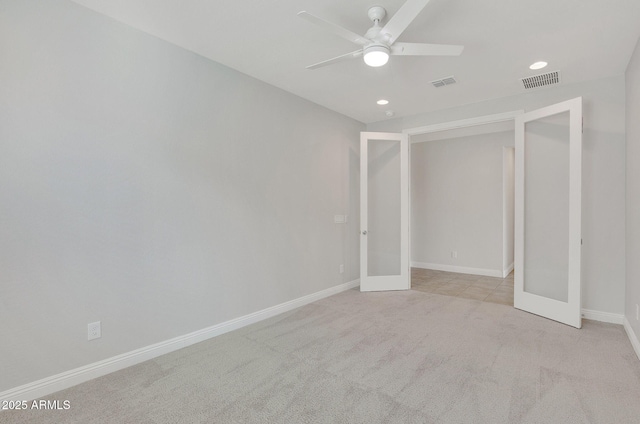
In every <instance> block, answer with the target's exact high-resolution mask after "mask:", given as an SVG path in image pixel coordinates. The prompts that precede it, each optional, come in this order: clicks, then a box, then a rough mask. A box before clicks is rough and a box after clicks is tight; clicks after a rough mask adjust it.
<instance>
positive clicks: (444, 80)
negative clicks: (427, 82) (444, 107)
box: [431, 76, 457, 88]
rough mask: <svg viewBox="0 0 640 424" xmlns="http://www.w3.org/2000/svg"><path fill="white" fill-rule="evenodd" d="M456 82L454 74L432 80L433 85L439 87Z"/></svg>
mask: <svg viewBox="0 0 640 424" xmlns="http://www.w3.org/2000/svg"><path fill="white" fill-rule="evenodd" d="M456 82H457V81H456V79H455V78H454V77H453V76H451V77H446V78H442V79H439V80H435V81H431V84H433V86H434V87H436V88H437V87H444V86H445V85H451V84H455V83H456Z"/></svg>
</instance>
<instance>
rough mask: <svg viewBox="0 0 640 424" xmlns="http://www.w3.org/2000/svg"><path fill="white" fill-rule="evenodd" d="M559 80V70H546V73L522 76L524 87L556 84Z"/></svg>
mask: <svg viewBox="0 0 640 424" xmlns="http://www.w3.org/2000/svg"><path fill="white" fill-rule="evenodd" d="M559 82H560V71H553V72H547V73H546V74H540V75H534V76H532V77H527V78H522V83H523V84H524V88H526V89H527V90H528V89H530V88H538V87H545V86H547V85H553V84H558V83H559Z"/></svg>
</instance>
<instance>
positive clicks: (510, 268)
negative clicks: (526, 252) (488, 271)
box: [502, 262, 513, 278]
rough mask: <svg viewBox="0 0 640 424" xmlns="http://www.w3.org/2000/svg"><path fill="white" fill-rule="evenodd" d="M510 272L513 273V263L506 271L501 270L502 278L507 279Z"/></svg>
mask: <svg viewBox="0 0 640 424" xmlns="http://www.w3.org/2000/svg"><path fill="white" fill-rule="evenodd" d="M511 271H513V262H511V265H509V266H508V267H507V269H504V270H502V278H507V275H509V274H511Z"/></svg>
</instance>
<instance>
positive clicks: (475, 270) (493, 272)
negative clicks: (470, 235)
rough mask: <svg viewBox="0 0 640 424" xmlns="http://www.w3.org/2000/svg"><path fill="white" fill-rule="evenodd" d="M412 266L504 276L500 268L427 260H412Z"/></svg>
mask: <svg viewBox="0 0 640 424" xmlns="http://www.w3.org/2000/svg"><path fill="white" fill-rule="evenodd" d="M411 267H412V268H423V269H432V270H434V271H447V272H457V273H459V274H473V275H484V276H486V277H496V278H503V277H502V270H500V269H485V268H469V267H466V266H454V265H445V264H431V263H427V262H411Z"/></svg>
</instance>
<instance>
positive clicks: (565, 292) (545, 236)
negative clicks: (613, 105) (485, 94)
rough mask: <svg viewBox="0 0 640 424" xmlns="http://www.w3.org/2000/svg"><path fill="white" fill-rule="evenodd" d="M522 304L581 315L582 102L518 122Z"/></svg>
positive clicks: (555, 314)
mask: <svg viewBox="0 0 640 424" xmlns="http://www.w3.org/2000/svg"><path fill="white" fill-rule="evenodd" d="M515 131H516V139H515V155H516V158H515V160H516V163H515V170H516V187H515V195H516V197H515V285H514V306H515V307H516V308H518V309H522V310H524V311H528V312H531V313H534V314H536V315H541V316H543V317H546V318H550V319H553V320H555V321H559V322H562V323H565V324H568V325H571V326H573V327H577V328H580V327H581V326H582V317H581V280H580V266H581V265H580V263H581V258H580V257H581V244H582V240H581V209H582V207H581V186H582V98H581V97H580V98H576V99H572V100H568V101H566V102H562V103H558V104H555V105H551V106H548V107H545V108H542V109H538V110H535V111H532V112H528V113H524V114H522V115H520V116H518V117H516V118H515Z"/></svg>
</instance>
